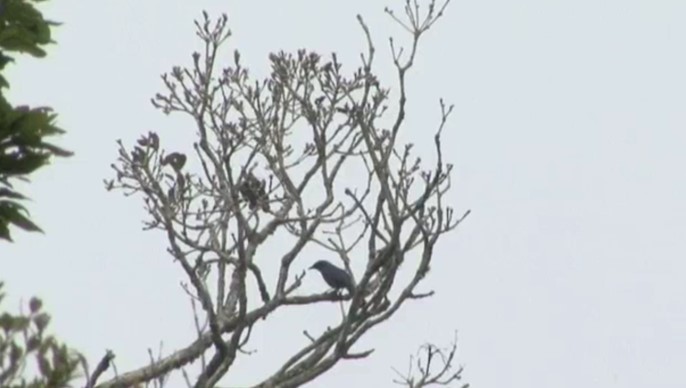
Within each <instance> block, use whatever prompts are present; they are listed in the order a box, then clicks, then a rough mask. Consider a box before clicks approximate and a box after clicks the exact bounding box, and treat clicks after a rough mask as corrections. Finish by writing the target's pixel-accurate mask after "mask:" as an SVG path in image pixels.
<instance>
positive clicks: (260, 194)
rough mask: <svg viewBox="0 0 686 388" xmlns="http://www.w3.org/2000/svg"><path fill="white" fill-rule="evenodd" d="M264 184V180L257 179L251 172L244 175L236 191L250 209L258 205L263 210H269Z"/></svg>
mask: <svg viewBox="0 0 686 388" xmlns="http://www.w3.org/2000/svg"><path fill="white" fill-rule="evenodd" d="M265 186H266V184H265V183H264V181H260V180H259V179H257V178H256V177H255V175H253V174H252V173H251V172H249V173H247V174H246V175H245V178H244V179H243V183H241V185H240V187H239V188H238V191H239V192H240V193H241V196H243V199H244V200H246V201H247V202H248V207H249V208H250V210H254V209H255V208H256V207H257V206H259V207H260V208H261V209H262V210H263V211H265V212H268V211H269V197H268V196H267V192H266V191H265Z"/></svg>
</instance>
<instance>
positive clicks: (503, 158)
mask: <svg viewBox="0 0 686 388" xmlns="http://www.w3.org/2000/svg"><path fill="white" fill-rule="evenodd" d="M396 3H401V2H399V1H396ZM387 4H392V2H371V1H363V0H356V1H338V2H333V1H304V0H298V1H289V2H283V1H281V2H279V1H268V2H267V1H263V2H249V1H240V2H239V1H209V0H204V1H181V0H174V1H172V0H164V1H163V0H154V1H153V0H148V1H134V0H119V1H102V0H99V1H83V0H60V1H51V2H49V4H47V5H46V6H45V7H44V10H45V14H46V15H48V16H49V17H51V18H53V19H55V20H59V21H62V22H64V23H65V24H64V25H63V26H62V27H60V28H58V29H57V30H56V39H57V40H58V45H57V46H55V47H53V48H52V49H51V50H50V54H49V57H48V58H47V59H45V60H31V59H25V58H22V60H21V61H20V62H19V64H20V66H19V67H17V68H12V69H11V71H10V74H9V79H10V80H11V83H12V85H13V88H12V90H11V91H10V96H11V98H12V100H13V101H14V102H17V103H18V102H23V103H31V104H42V105H51V106H53V107H54V108H55V109H56V110H57V112H58V113H59V115H60V116H59V117H60V121H59V122H60V124H61V125H62V126H63V127H64V128H66V129H67V130H68V134H67V135H66V136H64V137H63V138H61V139H60V141H59V144H61V145H63V146H64V147H66V148H69V149H71V150H73V151H75V152H76V156H74V157H73V158H71V159H69V160H64V161H58V162H56V163H55V164H54V165H53V166H51V167H49V168H47V169H46V170H44V171H42V172H41V173H39V174H38V175H37V176H36V178H35V180H34V182H33V184H32V185H31V186H30V188H29V189H28V192H29V193H30V195H31V197H32V198H33V199H34V200H35V202H34V203H32V204H31V205H30V208H31V210H32V215H33V217H34V218H35V220H37V221H38V222H39V223H40V225H41V226H42V227H43V228H44V229H45V230H46V232H47V233H46V235H44V236H42V235H37V234H23V233H20V232H15V237H16V243H15V244H13V245H7V244H4V246H3V248H2V249H3V254H2V256H3V260H2V262H1V264H0V273H2V280H4V281H6V283H7V291H8V293H9V294H10V298H9V300H8V301H6V302H5V308H7V307H8V306H13V305H12V304H13V303H14V305H16V304H17V303H18V300H19V298H24V299H25V300H26V299H28V298H29V297H30V296H31V295H39V296H41V297H43V299H44V300H45V303H46V305H47V308H48V309H49V310H50V312H52V314H53V318H54V319H53V323H52V328H53V330H54V331H55V332H56V333H57V334H58V336H59V337H60V338H62V339H64V340H66V341H67V342H68V343H70V344H71V345H73V346H75V347H77V348H78V349H81V350H82V351H83V352H85V354H86V355H87V356H88V357H89V359H90V360H91V361H92V362H93V363H95V362H97V360H98V359H99V357H101V356H102V354H103V352H104V350H105V349H107V348H109V349H112V350H114V351H115V352H116V354H117V359H116V362H117V366H118V368H119V371H120V372H123V371H126V370H128V369H130V368H132V367H135V366H139V365H141V364H142V363H144V362H146V361H147V353H146V349H147V348H148V347H153V348H156V347H157V345H158V343H159V342H160V341H164V343H165V349H166V350H168V351H171V350H172V349H174V348H176V347H178V346H181V345H183V344H185V343H186V342H187V341H188V340H189V339H191V338H192V337H193V333H192V331H191V321H190V315H189V312H190V311H189V308H188V303H187V300H186V299H185V298H184V297H183V296H182V295H183V294H182V292H181V291H180V289H179V286H178V281H179V280H180V279H182V277H181V273H180V270H179V269H178V268H177V267H176V266H174V265H173V263H172V262H171V260H170V259H169V257H168V256H166V254H165V252H164V249H165V248H164V247H165V245H164V241H163V239H162V238H161V237H160V236H159V235H158V234H155V233H150V232H142V231H141V230H140V229H141V228H140V225H141V224H140V219H141V217H142V212H141V203H140V201H139V200H136V199H133V198H123V197H122V196H121V195H119V194H113V193H107V192H106V191H105V190H104V188H103V185H102V179H104V178H110V177H111V175H112V174H111V170H110V168H109V165H110V163H112V162H113V161H114V159H115V157H116V148H115V140H116V139H119V138H121V139H123V140H124V141H125V142H126V143H129V144H130V143H131V142H132V141H133V140H134V139H135V138H137V137H138V136H139V135H140V134H141V133H144V132H147V131H149V130H158V131H161V132H162V133H163V134H164V139H165V141H167V142H168V143H175V144H179V145H184V144H185V145H187V144H188V142H189V139H190V137H189V136H190V132H191V131H190V130H189V128H188V127H187V124H188V123H187V122H186V121H184V120H182V119H180V118H178V117H174V116H172V117H165V116H163V115H162V114H161V113H158V112H157V111H155V110H154V109H153V108H152V106H151V105H150V104H149V98H150V97H152V95H154V94H155V93H156V92H158V91H160V90H161V82H160V80H159V74H161V73H162V72H165V71H168V70H169V69H170V68H171V66H173V65H186V64H188V63H190V62H189V59H190V53H191V52H192V50H194V49H195V48H197V47H198V40H197V39H196V37H195V35H194V33H193V23H192V21H193V19H194V18H196V17H198V16H200V12H201V10H202V9H207V10H209V11H210V12H211V13H213V14H215V15H217V14H218V12H222V11H225V12H227V13H228V14H229V18H230V23H231V26H232V30H233V31H234V38H233V40H232V43H231V45H232V48H238V49H240V50H241V52H242V54H243V58H244V60H245V63H246V64H249V65H250V66H251V68H253V69H254V71H255V72H256V73H257V74H263V73H264V71H265V70H266V68H267V67H266V66H267V62H266V57H267V55H268V53H269V52H270V51H275V50H279V49H286V50H292V49H296V48H300V47H304V48H307V49H312V50H319V51H322V52H324V53H328V52H331V51H336V52H338V53H339V57H340V58H341V60H342V61H343V62H344V63H345V64H346V65H347V66H346V67H347V68H348V69H350V68H351V67H352V66H353V65H357V60H358V52H359V51H360V50H362V49H363V48H364V46H363V44H364V39H363V36H362V34H361V31H360V29H359V27H358V25H357V23H356V20H355V15H356V14H357V13H361V14H362V15H363V16H365V18H366V19H367V21H368V23H369V25H370V27H371V29H372V34H373V36H374V38H375V39H376V42H377V47H378V48H379V56H380V58H379V59H380V61H379V62H378V64H377V65H378V67H377V69H378V71H380V72H381V73H382V75H383V76H384V77H385V78H386V79H387V80H391V79H392V78H391V77H392V75H393V74H392V68H391V67H390V65H389V53H388V51H387V49H386V47H387V46H386V39H387V37H388V36H389V35H394V36H396V38H398V39H400V38H401V37H403V35H402V32H401V31H400V30H399V29H398V28H396V27H394V26H393V24H392V23H390V21H389V20H388V19H387V17H385V16H384V14H383V12H382V11H383V6H384V5H387ZM684 20H686V2H683V1H676V0H674V1H666V0H663V1H660V0H652V1H637V0H605V1H598V0H577V1H561V0H557V1H556V0H545V1H544V0H520V1H505V0H491V1H467V0H453V3H452V4H451V5H450V7H449V9H448V12H447V14H446V16H445V18H444V19H443V20H441V22H439V23H438V24H437V25H436V27H435V28H434V29H433V30H432V31H431V32H430V33H429V34H428V35H427V36H426V39H425V41H424V42H423V46H422V47H421V49H420V58H419V61H418V62H417V65H416V68H415V69H414V71H413V72H412V75H411V82H410V93H411V94H410V102H409V104H410V113H409V118H408V120H409V121H408V123H409V124H410V125H409V126H408V127H407V130H408V132H406V136H408V138H412V137H416V138H417V139H420V140H421V139H422V137H425V134H426V131H427V126H428V127H429V130H433V128H434V127H433V125H434V124H435V122H436V119H437V113H438V108H437V100H438V98H439V97H444V98H446V100H447V101H449V102H453V103H455V104H456V111H455V114H454V116H453V117H452V120H451V121H450V126H449V128H448V129H447V133H446V136H445V142H446V144H447V146H448V148H449V152H448V154H447V158H448V159H449V160H450V161H451V162H453V163H454V164H455V166H456V178H457V179H456V180H455V182H456V185H455V188H454V190H453V191H452V193H451V195H450V200H451V201H452V202H453V204H454V205H455V207H456V208H457V209H459V210H464V209H467V208H471V209H472V210H473V214H472V215H471V216H470V217H469V218H468V220H467V221H466V222H465V223H464V224H463V225H462V226H461V228H460V230H459V231H457V232H455V233H453V234H451V235H449V236H448V237H446V238H445V239H444V241H443V243H442V244H441V245H440V247H439V249H438V251H437V252H436V258H435V261H434V264H433V266H432V268H433V270H432V272H431V273H430V276H429V277H428V279H427V281H426V284H425V286H424V287H425V289H428V288H429V286H431V287H430V288H433V289H435V290H436V292H437V295H436V296H435V297H434V298H433V299H430V300H428V301H424V302H421V303H409V304H407V305H406V306H405V308H404V309H403V310H402V311H401V312H400V313H399V314H397V315H396V316H395V317H394V319H393V320H392V321H391V322H389V323H388V324H386V325H385V326H383V329H381V330H375V331H373V332H372V333H371V335H370V337H369V338H368V339H367V340H365V341H363V343H362V345H364V346H371V347H375V348H376V352H375V353H374V354H373V355H372V356H371V358H370V359H368V360H366V361H346V362H343V363H341V364H339V365H338V366H336V367H335V369H334V370H333V371H331V372H330V373H328V374H327V375H325V376H324V377H323V378H321V379H319V380H316V382H314V383H312V384H310V385H309V386H312V387H333V388H344V387H350V386H358V387H386V386H392V385H393V384H392V383H391V379H392V378H393V377H394V375H393V372H392V370H391V369H390V368H391V366H396V367H399V368H404V367H405V366H406V362H407V356H408V355H409V354H410V353H412V352H413V351H414V350H415V349H416V348H417V346H419V345H420V344H421V343H423V342H424V341H427V340H429V341H436V342H439V343H448V342H449V341H450V340H451V339H452V334H453V330H455V329H457V330H458V331H459V338H460V353H459V361H460V362H461V363H462V364H464V366H465V368H466V370H465V374H464V376H465V378H466V381H467V382H469V383H471V384H472V385H473V386H474V387H503V386H505V387H522V388H528V387H556V388H573V387H574V388H575V387H579V386H584V387H613V386H617V387H645V386H653V387H682V386H683V373H682V371H683V365H684V364H685V363H686V351H684V349H686V302H685V301H684V295H686V282H684V280H683V279H684V271H686V264H685V263H684V258H685V257H686V239H685V238H684V237H685V234H686V228H685V226H684V220H685V219H686V201H684V198H686V172H685V171H686V170H685V169H684V166H686V153H685V152H684V150H685V149H686V130H685V129H686V113H685V112H686V109H684V107H685V106H686V71H684V69H686V54H685V51H684V41H685V39H686V23H684V22H683V21H684ZM427 123H429V124H427ZM184 130H185V131H184ZM422 149H423V150H424V152H425V153H426V155H428V152H430V148H428V147H426V148H422ZM308 263H309V259H308V260H304V261H303V262H302V263H301V264H300V265H301V266H302V267H304V266H306V264H308ZM306 286H307V287H308V289H312V290H315V289H317V287H321V282H320V279H317V278H314V277H310V278H308V280H307V282H306ZM312 313H313V311H312V310H308V314H309V315H306V316H304V314H303V313H302V312H299V311H297V310H296V311H294V312H289V313H284V314H277V315H275V316H273V317H270V320H269V321H268V322H267V323H266V324H264V326H263V327H261V328H260V330H259V332H258V333H256V335H255V338H254V339H255V342H254V343H253V348H254V349H256V350H257V351H258V353H257V354H256V355H254V356H251V357H249V358H246V359H245V360H242V361H240V363H239V364H238V365H237V368H236V372H235V375H234V376H235V377H234V378H235V379H234V380H232V381H231V384H232V385H241V384H247V383H249V382H255V381H257V379H258V377H259V376H262V375H264V374H266V373H271V372H273V370H274V368H276V366H277V365H278V363H279V361H280V360H281V359H283V357H285V356H286V355H287V354H289V353H290V352H291V351H292V350H293V349H294V348H293V347H294V346H299V345H302V344H303V341H306V339H305V338H304V337H303V336H302V335H301V334H300V333H301V331H302V329H303V328H306V325H308V324H309V322H311V321H312V320H315V319H317V318H316V317H317V316H318V314H321V320H322V322H321V325H326V322H327V320H332V319H336V316H337V315H336V314H337V307H336V306H335V305H333V304H332V305H330V306H318V310H315V311H314V313H315V314H314V315H312Z"/></svg>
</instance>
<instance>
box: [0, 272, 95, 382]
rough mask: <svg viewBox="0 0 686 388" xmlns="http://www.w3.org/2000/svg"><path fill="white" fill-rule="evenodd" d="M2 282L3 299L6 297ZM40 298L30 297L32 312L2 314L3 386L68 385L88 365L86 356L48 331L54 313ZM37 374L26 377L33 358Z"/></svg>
mask: <svg viewBox="0 0 686 388" xmlns="http://www.w3.org/2000/svg"><path fill="white" fill-rule="evenodd" d="M2 286H3V283H2V282H0V303H1V302H2V299H3V298H4V296H5V295H4V293H2ZM42 305H43V303H42V302H41V300H40V299H38V298H31V300H30V301H29V304H28V307H29V312H28V314H18V315H13V314H9V313H7V312H4V313H2V314H0V387H7V388H14V387H16V388H39V387H66V386H69V382H70V381H72V380H73V379H74V378H76V377H79V376H78V375H79V373H80V372H79V369H80V367H82V366H85V362H84V361H83V359H82V357H81V356H80V355H79V354H78V353H76V352H73V351H71V350H70V349H68V348H67V347H66V346H65V345H64V344H61V343H59V342H58V341H57V340H56V339H55V338H54V337H53V336H50V335H47V334H46V328H47V326H48V324H49V323H50V316H49V315H48V314H47V313H45V312H43V311H42V307H43V306H42ZM30 360H33V361H34V362H35V370H36V371H37V376H35V377H32V378H28V379H27V378H26V377H24V375H25V374H26V367H27V364H29V361H30Z"/></svg>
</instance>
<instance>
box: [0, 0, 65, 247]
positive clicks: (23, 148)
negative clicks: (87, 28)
mask: <svg viewBox="0 0 686 388" xmlns="http://www.w3.org/2000/svg"><path fill="white" fill-rule="evenodd" d="M35 3H38V1H35V0H2V1H0V239H6V240H11V235H10V225H15V226H17V227H19V228H22V229H24V230H27V231H41V229H40V228H39V227H38V226H37V225H36V224H35V223H34V222H33V221H31V219H30V218H29V216H28V211H27V210H26V208H25V207H24V206H23V205H22V204H21V202H20V201H22V200H25V199H26V197H25V196H24V195H23V194H21V193H20V192H18V191H17V190H16V189H15V188H14V186H13V183H14V182H15V181H17V180H27V178H28V176H29V175H30V174H32V173H33V172H34V171H36V170H38V169H39V168H41V167H42V166H45V165H46V164H48V162H49V160H50V158H51V157H52V156H63V157H64V156H70V155H71V152H69V151H66V150H64V149H62V148H60V147H58V146H56V145H54V144H52V143H50V142H49V141H47V140H48V139H49V138H50V137H52V136H54V135H59V134H62V133H63V132H64V131H63V130H62V129H60V128H59V127H57V125H56V118H57V115H56V114H55V113H53V112H52V110H51V109H50V108H48V107H33V108H32V107H28V106H13V105H12V104H11V103H10V102H9V101H7V98H6V97H5V95H4V94H3V89H7V88H9V82H8V81H7V78H6V77H5V76H4V74H3V72H4V70H5V69H6V67H7V65H8V64H9V63H11V62H12V61H14V58H13V57H12V56H11V55H10V54H12V53H27V54H29V55H32V56H34V57H38V58H41V57H44V56H45V55H46V53H45V49H44V46H45V45H47V44H49V43H52V40H51V37H50V36H51V33H50V31H51V27H52V26H55V25H56V23H54V22H50V21H48V20H45V19H44V18H43V15H42V14H41V13H40V12H39V11H38V10H37V9H36V8H35V7H34V4H35Z"/></svg>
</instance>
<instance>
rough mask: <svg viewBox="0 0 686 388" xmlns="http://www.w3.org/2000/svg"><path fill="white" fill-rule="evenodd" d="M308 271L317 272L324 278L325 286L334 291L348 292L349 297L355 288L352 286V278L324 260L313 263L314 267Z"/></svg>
mask: <svg viewBox="0 0 686 388" xmlns="http://www.w3.org/2000/svg"><path fill="white" fill-rule="evenodd" d="M310 269H316V270H318V271H319V273H320V274H321V275H322V277H323V278H324V281H325V282H326V284H328V285H329V286H331V287H332V288H334V289H336V290H339V289H341V288H345V289H347V290H348V291H349V292H350V294H351V295H352V293H353V291H354V290H355V286H354V285H353V279H352V277H350V274H348V273H347V272H345V271H344V270H342V269H340V268H338V267H336V266H335V265H333V264H331V263H329V262H328V261H326V260H319V261H317V262H316V263H314V265H312V266H311V267H310Z"/></svg>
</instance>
